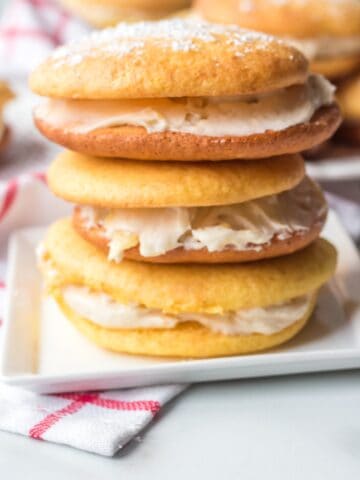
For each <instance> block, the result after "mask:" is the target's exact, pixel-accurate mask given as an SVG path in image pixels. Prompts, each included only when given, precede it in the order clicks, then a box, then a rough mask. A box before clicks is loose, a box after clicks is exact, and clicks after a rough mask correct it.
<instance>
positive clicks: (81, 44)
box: [51, 19, 281, 67]
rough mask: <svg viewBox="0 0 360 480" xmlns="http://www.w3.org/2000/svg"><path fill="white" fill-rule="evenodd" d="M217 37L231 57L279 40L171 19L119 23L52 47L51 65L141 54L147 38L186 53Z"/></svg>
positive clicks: (205, 23) (236, 28)
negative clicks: (95, 57) (96, 57)
mask: <svg viewBox="0 0 360 480" xmlns="http://www.w3.org/2000/svg"><path fill="white" fill-rule="evenodd" d="M219 37H225V42H226V44H227V45H229V46H231V47H232V48H233V50H234V55H235V56H242V55H244V54H246V53H247V51H248V49H250V50H251V49H252V48H266V44H267V43H269V42H281V41H280V40H277V39H275V38H274V37H272V36H270V35H266V34H262V33H258V32H252V31H249V30H244V29H241V28H239V27H238V26H236V25H217V24H212V23H208V22H204V21H198V20H181V19H172V20H163V21H160V22H140V23H133V24H127V23H120V24H118V25H117V26H116V27H114V28H108V29H105V30H102V31H100V32H94V33H92V34H91V35H89V36H87V37H85V38H83V39H82V40H80V41H77V42H74V43H71V44H68V45H65V46H63V47H61V48H59V49H57V50H55V52H54V53H53V55H52V56H51V59H52V60H53V61H55V67H61V66H62V65H64V64H66V65H70V66H75V65H78V64H80V63H81V62H82V61H83V60H85V59H86V58H91V57H94V56H97V55H98V54H99V53H100V54H102V55H106V56H114V57H120V58H121V57H124V56H126V55H127V54H129V53H131V52H134V51H135V52H137V53H138V54H139V55H141V53H142V52H143V49H144V47H145V44H146V43H147V42H148V41H149V40H150V41H152V42H153V43H155V44H156V43H158V44H159V45H160V46H161V47H163V48H167V49H170V50H172V51H174V52H178V51H182V52H189V51H192V50H197V49H198V48H199V44H201V43H207V42H215V41H216V40H217V39H218V38H219ZM259 41H260V42H261V43H259Z"/></svg>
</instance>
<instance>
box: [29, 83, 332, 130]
mask: <svg viewBox="0 0 360 480" xmlns="http://www.w3.org/2000/svg"><path fill="white" fill-rule="evenodd" d="M333 101H334V87H333V86H332V85H331V84H330V83H329V82H328V81H327V80H326V79H325V78H323V77H321V76H319V75H311V76H310V77H309V79H308V81H307V83H306V84H305V85H294V86H292V87H288V88H284V89H280V90H276V91H274V92H271V93H268V94H263V95H251V96H239V97H184V98H157V99H141V100H61V99H49V100H47V101H46V102H44V103H43V104H41V105H40V106H38V107H37V108H36V110H35V116H36V118H38V119H40V120H43V121H44V122H46V123H47V124H49V125H52V126H53V127H55V128H61V129H65V130H67V131H71V132H74V133H79V134H85V133H89V132H92V131H94V130H96V129H98V128H107V127H118V126H124V125H132V126H140V127H144V128H145V129H146V130H147V132H149V133H156V132H165V131H171V132H183V133H191V134H195V135H205V136H224V135H232V136H246V135H252V134H258V133H264V132H266V131H268V130H273V131H279V130H284V129H286V128H288V127H291V126H294V125H297V124H300V123H304V122H308V121H309V120H310V119H311V117H312V116H313V114H314V113H315V112H316V111H317V110H318V109H319V108H320V107H321V106H323V105H329V104H331V103H332V102H333Z"/></svg>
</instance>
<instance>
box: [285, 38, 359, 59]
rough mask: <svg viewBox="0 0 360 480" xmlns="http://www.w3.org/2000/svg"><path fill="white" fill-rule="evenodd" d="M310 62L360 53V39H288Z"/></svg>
mask: <svg viewBox="0 0 360 480" xmlns="http://www.w3.org/2000/svg"><path fill="white" fill-rule="evenodd" d="M287 40H288V41H290V43H292V44H293V45H294V46H295V47H296V48H298V49H299V50H300V51H301V52H302V53H303V54H304V55H305V56H306V57H307V58H309V59H310V60H323V59H324V60H325V59H333V58H337V57H344V56H346V55H356V54H357V53H360V37H338V38H334V37H318V38H304V39H295V38H291V39H290V38H289V39H287Z"/></svg>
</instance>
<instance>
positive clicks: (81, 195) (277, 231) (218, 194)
mask: <svg viewBox="0 0 360 480" xmlns="http://www.w3.org/2000/svg"><path fill="white" fill-rule="evenodd" d="M48 182H49V186H50V189H51V190H52V191H53V192H54V193H55V194H56V195H58V196H60V197H61V198H64V199H66V200H69V201H72V202H74V203H75V204H76V205H77V207H76V208H75V211H74V215H73V225H74V227H75V229H76V230H77V231H78V233H80V235H81V236H82V237H83V238H85V239H86V240H88V241H90V242H91V243H93V244H94V245H96V246H98V247H99V248H101V249H102V250H104V251H105V252H106V253H107V255H108V259H109V260H112V261H115V262H120V261H121V260H122V259H123V258H127V259H132V260H141V261H146V262H155V263H183V262H192V263H224V262H247V261H252V260H259V259H262V258H268V257H274V256H280V255H287V254H290V253H292V252H294V251H296V250H299V249H301V248H304V247H305V246H306V245H308V244H309V243H311V242H312V241H314V240H315V239H316V238H317V237H318V236H319V233H320V231H321V229H322V227H323V224H324V222H325V219H326V214H327V205H326V201H325V199H324V196H323V194H322V192H321V190H320V189H319V187H318V186H317V185H316V184H315V183H314V182H312V181H311V180H310V179H308V178H304V164H303V160H302V158H301V157H300V156H298V155H292V156H291V155H288V156H285V157H277V158H273V159H272V158H270V159H266V160H261V161H257V162H255V161H254V162H241V161H238V162H235V161H233V162H221V163H209V162H202V163H187V164H184V163H180V162H171V163H166V162H161V163H160V164H159V163H156V162H140V161H138V162H135V161H130V160H123V161H122V162H118V161H116V160H112V159H101V160H99V159H98V158H93V157H86V156H83V155H80V154H76V153H73V152H65V153H63V154H61V155H60V156H59V157H58V158H57V159H56V160H55V162H54V163H53V164H52V166H51V167H50V170H49V172H48Z"/></svg>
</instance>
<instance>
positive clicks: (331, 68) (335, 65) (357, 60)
mask: <svg viewBox="0 0 360 480" xmlns="http://www.w3.org/2000/svg"><path fill="white" fill-rule="evenodd" d="M359 42H360V40H359ZM359 68H360V53H359V55H350V56H345V57H342V58H334V59H324V60H318V61H315V62H312V64H311V70H312V71H313V72H316V73H319V74H321V75H324V76H325V77H327V78H330V79H332V80H333V81H336V80H338V79H341V78H344V77H346V76H347V75H350V74H351V73H353V72H355V71H357V70H359Z"/></svg>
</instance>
